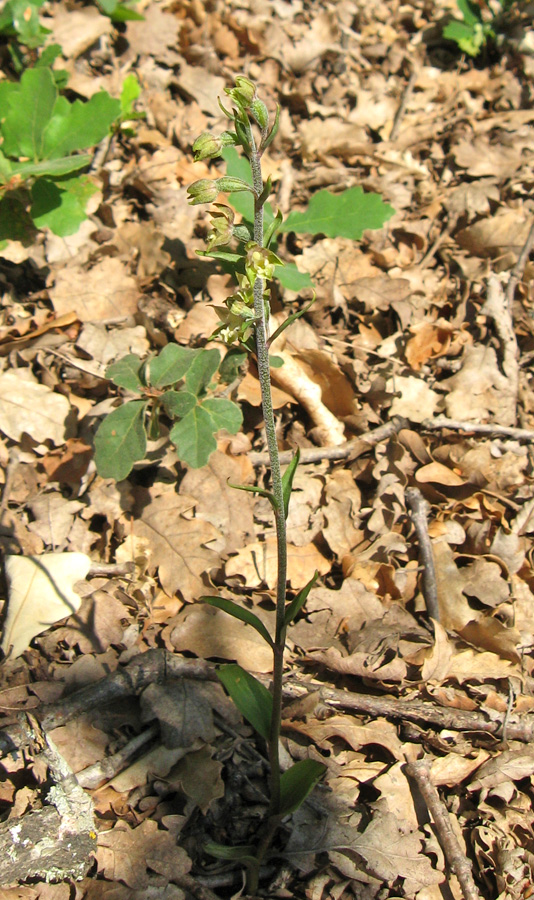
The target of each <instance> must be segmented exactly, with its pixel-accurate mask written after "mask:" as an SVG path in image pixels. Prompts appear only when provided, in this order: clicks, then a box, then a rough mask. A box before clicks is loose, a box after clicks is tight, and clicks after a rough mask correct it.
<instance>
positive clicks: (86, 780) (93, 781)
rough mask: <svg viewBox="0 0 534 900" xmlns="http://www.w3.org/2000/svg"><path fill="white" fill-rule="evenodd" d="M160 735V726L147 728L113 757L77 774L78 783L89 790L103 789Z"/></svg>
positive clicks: (107, 757) (106, 758) (108, 757)
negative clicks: (106, 783) (107, 782)
mask: <svg viewBox="0 0 534 900" xmlns="http://www.w3.org/2000/svg"><path fill="white" fill-rule="evenodd" d="M158 734H159V725H151V726H150V728H146V729H145V730H144V731H142V732H141V734H136V736H135V737H134V738H132V739H131V741H128V743H127V744H125V745H124V747H121V749H120V750H119V751H118V752H117V753H114V754H113V756H106V757H105V758H104V759H101V760H99V762H97V763H94V764H93V765H92V766H87V768H85V769H82V771H81V772H77V773H76V778H77V779H78V783H79V784H80V785H81V786H82V787H83V788H86V789H87V790H94V788H97V787H101V785H103V784H104V783H105V782H106V781H111V779H112V778H114V777H115V775H117V774H118V773H119V772H121V771H122V770H123V769H124V767H125V765H126V764H127V763H128V762H129V761H130V760H131V758H132V757H133V756H134V755H135V754H136V753H137V752H138V751H139V750H140V749H141V748H142V747H144V746H145V745H146V744H148V743H149V742H150V741H151V740H152V739H153V738H155V737H157V735H158Z"/></svg>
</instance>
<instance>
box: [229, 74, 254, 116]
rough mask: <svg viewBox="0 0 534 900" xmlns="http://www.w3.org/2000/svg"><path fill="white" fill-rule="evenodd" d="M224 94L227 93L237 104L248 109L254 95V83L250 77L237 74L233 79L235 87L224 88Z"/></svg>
mask: <svg viewBox="0 0 534 900" xmlns="http://www.w3.org/2000/svg"><path fill="white" fill-rule="evenodd" d="M225 94H228V96H229V97H231V98H232V100H233V101H234V103H235V104H236V105H237V106H239V107H241V109H243V110H245V109H248V107H249V106H250V104H251V103H252V101H253V100H254V97H255V96H256V85H255V84H254V82H253V81H251V80H250V78H245V76H244V75H238V76H237V78H236V80H235V87H233V88H225Z"/></svg>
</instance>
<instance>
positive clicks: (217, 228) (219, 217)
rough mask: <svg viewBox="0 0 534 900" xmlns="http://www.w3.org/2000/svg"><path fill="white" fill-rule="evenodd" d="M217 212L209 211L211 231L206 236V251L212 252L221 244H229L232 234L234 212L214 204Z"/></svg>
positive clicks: (220, 204)
mask: <svg viewBox="0 0 534 900" xmlns="http://www.w3.org/2000/svg"><path fill="white" fill-rule="evenodd" d="M215 206H216V207H217V210H211V211H210V216H211V219H212V223H211V224H212V230H211V231H210V232H209V234H208V239H207V243H206V249H207V250H208V251H209V250H212V249H213V248H214V247H220V246H221V245H222V244H229V243H230V241H231V240H232V235H233V233H234V211H233V209H230V207H229V206H225V205H224V204H223V203H216V204H215Z"/></svg>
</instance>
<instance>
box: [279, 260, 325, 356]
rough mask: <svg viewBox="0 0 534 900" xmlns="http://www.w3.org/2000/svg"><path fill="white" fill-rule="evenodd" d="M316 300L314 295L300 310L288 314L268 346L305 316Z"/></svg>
mask: <svg viewBox="0 0 534 900" xmlns="http://www.w3.org/2000/svg"><path fill="white" fill-rule="evenodd" d="M297 271H298V270H297ZM299 274H300V273H299ZM286 286H287V285H286ZM315 300H316V297H312V299H311V300H310V301H309V303H306V305H305V306H303V307H302V309H299V310H298V312H295V313H291V315H290V316H288V317H287V319H285V320H284V321H283V322H282V324H281V325H279V326H278V328H277V329H276V331H273V333H272V335H271V337H270V338H269V340H268V341H267V346H268V347H270V346H271V344H273V343H274V341H275V340H276V338H277V337H279V336H280V335H281V334H282V332H283V331H285V330H286V328H289V326H290V325H291V324H292V323H293V322H295V321H296V320H297V319H300V317H301V316H303V315H304V313H307V312H308V310H309V309H310V307H311V306H313V304H314V303H315Z"/></svg>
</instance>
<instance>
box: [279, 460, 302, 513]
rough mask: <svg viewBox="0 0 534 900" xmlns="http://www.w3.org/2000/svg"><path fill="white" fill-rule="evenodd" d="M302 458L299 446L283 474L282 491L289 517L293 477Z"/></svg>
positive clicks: (285, 509) (285, 510)
mask: <svg viewBox="0 0 534 900" xmlns="http://www.w3.org/2000/svg"><path fill="white" fill-rule="evenodd" d="M299 459H300V450H299V448H298V447H297V452H296V453H295V455H294V457H293V459H292V460H291V462H290V463H289V465H288V467H287V469H286V470H285V472H284V474H283V475H282V492H283V495H284V513H285V517H286V519H287V517H288V513H289V500H290V499H291V490H292V488H293V479H294V477H295V472H296V471H297V466H298V464H299Z"/></svg>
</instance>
